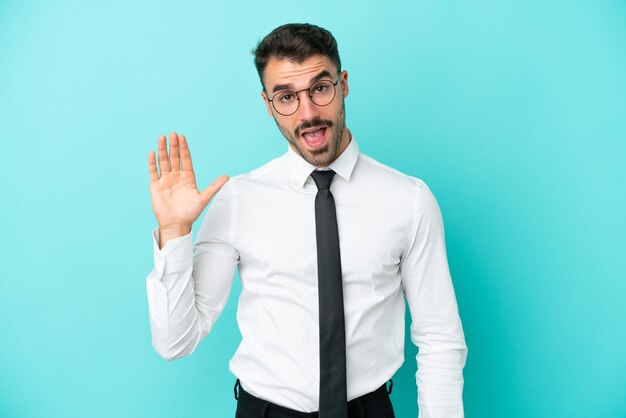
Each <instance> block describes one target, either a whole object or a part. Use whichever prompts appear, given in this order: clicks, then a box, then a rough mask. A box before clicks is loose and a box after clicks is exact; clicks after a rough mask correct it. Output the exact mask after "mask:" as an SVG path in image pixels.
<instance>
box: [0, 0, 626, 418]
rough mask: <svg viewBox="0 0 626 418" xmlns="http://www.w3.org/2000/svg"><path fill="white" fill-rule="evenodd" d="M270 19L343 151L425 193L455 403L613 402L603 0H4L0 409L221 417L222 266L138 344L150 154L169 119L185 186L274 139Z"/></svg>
mask: <svg viewBox="0 0 626 418" xmlns="http://www.w3.org/2000/svg"><path fill="white" fill-rule="evenodd" d="M287 22H310V23H315V24H319V25H321V26H323V27H326V28H327V29H329V30H331V31H332V32H333V34H334V35H335V37H336V38H337V40H338V42H339V47H340V54H341V58H342V63H343V67H344V69H346V70H347V71H348V73H349V85H350V95H349V97H348V98H347V99H346V112H347V114H346V115H347V124H348V126H349V127H350V129H351V130H352V131H353V133H354V135H355V138H357V140H358V141H359V147H360V148H361V151H362V152H364V153H366V154H368V155H370V156H372V157H374V158H376V159H378V160H379V161H381V162H383V163H385V164H388V165H390V166H392V167H395V168H397V169H399V170H401V171H403V172H405V173H407V174H410V175H413V176H417V177H420V178H422V179H423V180H424V181H426V183H427V184H428V185H429V186H430V188H431V189H432V191H433V192H434V193H435V196H436V197H437V199H438V201H439V204H440V207H441V210H442V213H443V216H444V221H445V226H446V237H447V246H448V257H449V262H450V268H451V272H452V276H453V280H454V285H455V289H456V293H457V299H458V303H459V310H460V314H461V318H462V320H463V325H464V329H465V333H466V338H467V343H468V346H469V356H468V361H467V365H466V368H465V392H464V399H465V410H466V416H467V417H469V418H473V417H480V418H502V417H507V418H518V417H520V418H521V417H529V416H532V417H534V418H553V417H602V418H613V417H614V418H618V417H624V416H626V377H625V376H626V304H624V302H623V301H624V298H625V296H626V262H625V256H624V253H625V250H626V245H625V244H624V234H625V232H626V216H625V214H626V198H625V193H624V190H625V187H624V182H625V181H626V168H625V166H626V164H625V163H626V123H625V120H626V118H625V115H626V3H625V2H623V1H617V0H614V1H610V0H595V1H576V0H569V1H565V0H554V1H550V2H545V1H537V0H527V1H495V0H482V1H474V2H460V1H447V2H441V1H426V0H422V1H412V2H401V1H392V2H384V3H383V2H382V1H379V2H357V1H346V2H331V1H326V0H324V1H315V2H310V1H298V2H294V1H272V2H270V1H267V2H246V1H240V0H236V1H231V2H229V3H228V4H227V3H226V2H219V3H218V2H199V1H198V2H184V3H177V4H175V3H174V2H166V1H159V2H134V3H133V2H127V1H119V0H118V1H108V2H93V4H88V3H87V2H84V1H56V2H43V1H19V2H18V1H8V0H3V1H0V134H1V135H2V139H1V148H0V149H1V150H2V153H1V154H2V157H3V158H2V164H1V166H2V167H4V168H3V169H2V171H3V178H2V180H3V181H2V194H1V197H0V201H1V206H0V211H1V212H0V219H1V222H2V237H1V239H0V254H1V257H0V263H1V265H0V272H1V273H0V274H1V275H2V278H1V280H0V416H2V417H113V416H116V417H174V416H176V417H233V416H234V410H235V400H234V398H233V390H232V386H233V384H234V380H235V378H234V376H233V375H232V374H231V373H230V372H229V371H228V360H229V359H230V357H231V356H232V354H233V353H234V351H235V349H236V347H237V345H238V343H239V338H240V336H239V332H238V330H237V326H236V322H235V315H234V314H235V308H236V302H237V300H236V298H237V297H238V295H239V290H240V286H239V281H238V277H236V280H235V285H234V287H233V291H232V293H231V299H230V301H229V303H228V305H227V306H226V309H225V311H224V312H223V314H222V316H221V318H220V319H219V321H218V322H217V324H216V326H215V328H214V330H213V332H212V334H211V335H209V337H208V338H207V339H205V340H204V341H203V342H202V343H201V345H200V346H199V347H198V349H197V351H196V352H195V353H194V354H193V355H191V356H189V357H186V358H184V359H180V360H177V361H174V362H166V361H164V360H162V359H161V358H159V357H158V355H157V354H156V353H155V352H154V351H153V350H152V347H151V344H150V328H149V321H148V307H147V297H146V290H145V277H146V275H147V274H148V272H149V271H150V270H151V269H152V246H151V245H152V244H151V238H150V232H151V231H152V229H153V228H154V227H156V220H155V218H154V214H153V213H152V209H151V205H150V194H149V187H148V186H149V178H148V169H147V155H148V151H149V150H151V149H153V150H156V140H157V136H158V135H159V134H167V133H169V132H170V131H174V130H175V131H178V132H180V133H183V134H185V135H186V136H187V138H188V141H189V144H190V148H191V151H192V155H193V157H194V166H195V169H196V172H197V178H198V186H199V187H200V188H205V187H206V186H207V185H208V184H210V182H212V181H213V179H215V178H216V177H217V176H219V175H221V174H228V175H231V176H232V175H236V174H240V173H243V172H247V171H250V170H252V169H254V168H256V167H258V166H260V165H262V164H264V163H265V162H267V161H268V160H270V159H272V158H274V157H276V156H278V155H281V154H282V153H284V152H285V151H286V149H287V148H286V147H287V142H286V141H285V139H284V138H283V137H282V136H281V134H280V132H279V131H278V130H277V128H276V126H275V124H274V122H273V120H272V119H271V118H269V117H268V115H267V113H266V111H265V107H264V105H263V102H262V100H261V97H260V95H259V92H260V84H259V81H258V78H257V74H256V71H255V69H254V66H253V63H252V55H251V54H250V50H251V49H252V48H253V47H255V46H256V42H257V41H258V40H259V39H260V38H262V37H263V36H264V35H265V34H267V33H268V32H269V31H270V30H272V29H273V28H274V27H276V26H278V25H280V24H283V23H287ZM198 225H199V224H198V223H196V225H195V227H198ZM194 236H195V231H194ZM407 321H410V318H409V317H407ZM407 331H408V327H407ZM406 341H407V343H406V361H405V364H404V366H403V367H402V368H401V369H400V370H399V371H398V373H397V374H396V376H395V378H394V391H393V393H392V395H391V397H392V401H393V403H394V406H395V408H396V413H397V416H398V417H400V418H402V417H416V416H417V405H416V389H415V376H414V374H415V370H416V364H415V357H414V356H415V353H416V348H415V347H414V346H413V345H412V344H411V342H410V340H409V339H408V335H407V340H406Z"/></svg>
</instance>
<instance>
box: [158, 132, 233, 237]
mask: <svg viewBox="0 0 626 418" xmlns="http://www.w3.org/2000/svg"><path fill="white" fill-rule="evenodd" d="M158 151H159V171H160V176H159V173H158V172H157V166H156V157H155V154H154V151H150V152H149V153H148V171H149V172H150V197H151V199H152V210H153V211H154V214H155V216H156V218H157V222H158V223H159V229H160V235H161V240H160V241H161V242H160V244H159V246H160V247H161V248H162V247H163V246H164V245H165V243H166V242H167V240H168V239H173V238H176V237H179V236H183V235H186V234H188V233H189V232H190V231H191V226H192V224H193V223H194V222H195V220H196V219H198V217H199V216H200V214H201V213H202V211H203V210H204V208H205V207H206V206H207V205H208V204H209V202H210V201H211V199H212V198H213V196H214V195H215V193H217V192H218V191H219V189H220V188H221V187H222V186H223V185H224V183H226V182H227V181H228V176H219V177H218V178H217V179H215V180H214V181H213V183H211V185H210V186H209V187H207V188H206V189H205V190H204V191H202V192H201V191H199V190H198V188H197V187H196V176H195V175H194V171H193V166H192V164H191V153H190V152H189V146H188V145H187V140H186V139H185V137H184V135H180V136H179V135H177V134H176V132H172V133H170V152H169V156H168V153H167V141H166V139H165V135H160V136H159V139H158ZM181 162H182V168H181Z"/></svg>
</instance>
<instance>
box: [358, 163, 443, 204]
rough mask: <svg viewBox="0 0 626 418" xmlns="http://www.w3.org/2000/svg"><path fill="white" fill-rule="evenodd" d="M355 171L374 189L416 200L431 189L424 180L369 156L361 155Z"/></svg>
mask: <svg viewBox="0 0 626 418" xmlns="http://www.w3.org/2000/svg"><path fill="white" fill-rule="evenodd" d="M355 169H358V170H359V175H361V176H363V177H364V178H365V180H366V181H368V182H369V183H371V184H372V186H373V187H376V188H378V187H380V188H383V189H384V190H389V191H390V192H392V193H394V194H395V195H396V196H397V195H406V196H407V197H408V198H411V199H414V198H415V197H416V194H417V195H422V194H424V193H426V194H429V193H431V192H430V188H429V187H428V185H427V184H426V182H425V181H424V180H422V179H421V178H419V177H415V176H412V175H409V174H406V173H403V172H402V171H400V170H398V169H395V168H393V167H390V166H389V165H386V164H383V163H381V162H380V161H378V160H376V159H374V158H372V157H370V156H369V155H366V154H363V153H359V159H358V162H357V166H356V167H355Z"/></svg>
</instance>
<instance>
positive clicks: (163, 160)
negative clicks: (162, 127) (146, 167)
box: [159, 135, 170, 176]
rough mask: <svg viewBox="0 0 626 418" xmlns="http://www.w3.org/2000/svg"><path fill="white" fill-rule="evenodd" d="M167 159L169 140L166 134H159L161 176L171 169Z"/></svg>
mask: <svg viewBox="0 0 626 418" xmlns="http://www.w3.org/2000/svg"><path fill="white" fill-rule="evenodd" d="M167 160H168V158H167V140H166V139H165V135H159V168H160V169H161V176H163V174H165V173H167V172H169V171H170V167H169V165H168V161H167Z"/></svg>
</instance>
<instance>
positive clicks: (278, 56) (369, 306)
mask: <svg viewBox="0 0 626 418" xmlns="http://www.w3.org/2000/svg"><path fill="white" fill-rule="evenodd" d="M254 54H255V64H256V67H257V71H258V73H259V77H260V79H261V84H262V87H263V90H262V92H261V96H262V98H263V100H264V102H265V106H266V108H267V112H268V114H269V115H270V116H271V117H272V118H274V121H275V122H276V124H277V126H278V128H279V129H280V131H281V132H282V134H283V135H284V137H285V138H286V139H287V141H288V142H289V144H288V147H287V152H286V153H285V154H283V155H282V156H280V157H278V158H276V159H274V160H272V161H270V162H268V163H267V164H265V165H263V166H262V167H260V168H258V169H256V170H253V171H252V172H250V173H246V174H242V175H238V176H235V177H233V178H230V179H229V178H228V177H227V176H220V177H218V178H217V179H216V180H215V181H214V182H213V184H211V185H210V186H209V187H208V188H207V189H206V190H205V191H203V192H200V191H199V190H198V189H197V188H196V184H195V177H194V173H193V168H192V164H191V156H190V152H189V147H188V145H187V142H186V139H185V137H184V136H182V135H180V136H178V135H176V134H175V133H172V134H171V135H170V150H169V156H168V153H167V150H166V140H165V137H164V136H160V137H159V140H158V153H159V166H160V172H161V174H160V176H159V174H158V173H157V167H156V158H155V155H154V153H153V152H152V151H151V152H150V154H149V157H148V162H149V164H148V165H149V171H150V190H151V198H152V207H153V209H154V212H155V215H156V217H157V221H158V224H159V227H158V228H156V229H155V230H154V231H153V246H154V269H153V270H152V271H151V272H150V274H149V275H148V277H147V280H146V282H147V291H148V301H149V310H150V323H151V328H152V335H153V339H152V343H153V346H154V348H155V350H156V351H157V352H158V353H159V354H160V355H161V356H162V357H163V358H165V359H175V358H179V357H182V356H185V355H189V354H191V353H192V352H193V351H194V349H195V348H196V347H197V345H198V344H199V342H200V341H201V340H202V339H203V338H204V337H205V336H207V335H208V334H209V332H210V331H211V328H212V327H213V325H214V324H215V321H216V320H217V318H218V317H219V315H220V313H221V312H222V309H223V308H224V305H225V304H226V302H227V300H228V296H229V293H230V289H231V286H232V279H233V275H234V271H235V268H236V267H237V265H238V266H239V273H240V278H241V282H242V291H241V296H240V298H239V304H238V308H237V320H238V325H239V328H240V331H241V335H242V341H241V344H240V345H239V348H238V349H237V352H236V353H235V355H234V356H233V358H232V360H231V361H230V370H231V371H232V372H233V374H235V376H237V377H238V379H237V384H236V387H235V391H236V392H235V393H236V397H237V398H238V400H239V402H238V407H237V417H285V416H293V417H300V416H302V417H304V416H319V417H321V418H345V417H357V416H358V417H382V416H385V417H393V416H394V412H393V407H392V405H391V402H390V400H389V396H388V391H387V388H386V382H387V381H388V380H390V378H391V377H392V376H393V374H394V373H395V372H396V371H397V370H398V368H399V367H400V366H401V365H402V363H403V361H404V317H405V303H404V297H406V300H407V301H408V304H409V308H410V312H411V317H412V325H411V339H412V341H413V343H415V344H416V345H417V346H418V347H419V353H418V355H417V363H418V371H417V373H416V382H417V386H418V389H419V394H418V403H419V410H420V416H421V417H422V418H427V417H429V418H437V417H441V418H444V417H445V418H453V417H462V416H463V401H462V391H463V374H462V370H463V367H464V365H465V360H466V355H467V347H466V345H465V339H464V334H463V329H462V325H461V321H460V318H459V315H458V309H457V304H456V298H455V294H454V290H453V286H452V281H451V278H450V274H449V269H448V264H447V258H446V250H445V242H444V231H443V223H442V219H441V213H440V210H439V207H438V205H437V203H436V200H435V198H434V196H433V195H432V193H431V192H430V190H429V189H428V187H427V186H426V184H425V183H424V182H423V181H421V180H420V179H417V178H415V177H411V176H407V175H405V174H402V173H400V172H398V171H397V170H394V169H392V168H390V167H388V166H385V165H383V164H381V163H379V162H377V161H376V160H374V159H372V158H370V157H368V156H366V155H364V154H362V153H360V152H359V149H358V146H357V143H356V140H355V139H354V137H353V136H352V133H351V131H350V130H348V128H347V127H346V125H345V106H344V103H345V98H346V97H347V96H348V91H349V89H348V73H347V72H346V71H345V70H343V71H342V70H341V61H340V59H339V53H338V51H337V43H336V41H335V39H334V38H333V36H332V35H331V34H330V32H328V31H326V30H324V29H322V28H319V27H317V26H313V25H308V24H288V25H283V26H281V27H278V28H276V29H275V30H274V31H272V32H271V33H270V34H269V35H267V36H266V37H265V38H264V39H263V40H262V41H261V42H260V43H259V45H258V46H257V48H256V50H255V51H254ZM181 160H182V161H181ZM181 162H182V169H181ZM218 191H219V192H218ZM211 200H212V204H211V205H210V206H209V208H208V210H207V213H206V216H205V217H204V220H203V222H202V224H201V226H200V229H199V231H198V235H197V239H196V243H195V244H193V245H192V242H191V229H192V224H193V222H194V221H195V220H196V219H197V218H198V217H199V215H200V213H201V212H202V210H203V209H204V208H205V207H206V206H207V205H208V203H209V201H211ZM237 387H239V390H238V391H237Z"/></svg>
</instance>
